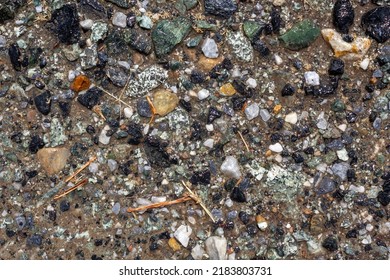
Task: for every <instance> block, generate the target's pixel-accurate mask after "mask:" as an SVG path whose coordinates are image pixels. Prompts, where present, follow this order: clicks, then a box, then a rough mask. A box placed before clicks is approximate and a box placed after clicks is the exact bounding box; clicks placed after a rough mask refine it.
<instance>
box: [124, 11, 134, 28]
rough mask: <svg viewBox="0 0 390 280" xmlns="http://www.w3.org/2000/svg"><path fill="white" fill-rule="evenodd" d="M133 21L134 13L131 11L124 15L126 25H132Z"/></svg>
mask: <svg viewBox="0 0 390 280" xmlns="http://www.w3.org/2000/svg"><path fill="white" fill-rule="evenodd" d="M135 22H136V15H135V14H134V13H133V12H130V13H128V14H127V17H126V24H127V27H130V28H132V27H134V25H135Z"/></svg>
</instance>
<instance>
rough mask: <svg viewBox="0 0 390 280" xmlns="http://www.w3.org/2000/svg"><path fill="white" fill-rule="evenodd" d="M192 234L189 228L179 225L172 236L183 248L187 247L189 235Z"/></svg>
mask: <svg viewBox="0 0 390 280" xmlns="http://www.w3.org/2000/svg"><path fill="white" fill-rule="evenodd" d="M191 233H192V228H191V227H190V226H185V225H181V226H180V227H179V228H178V229H177V230H176V231H175V233H174V234H173V236H174V237H175V238H176V240H177V241H179V242H180V244H181V245H183V246H184V247H187V246H188V242H189V241H190V235H191Z"/></svg>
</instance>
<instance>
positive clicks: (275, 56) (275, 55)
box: [274, 54, 283, 65]
mask: <svg viewBox="0 0 390 280" xmlns="http://www.w3.org/2000/svg"><path fill="white" fill-rule="evenodd" d="M274 59H275V63H276V65H281V64H282V63H283V59H282V58H281V57H280V56H279V55H278V54H274Z"/></svg>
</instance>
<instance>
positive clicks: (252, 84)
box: [245, 78, 257, 88]
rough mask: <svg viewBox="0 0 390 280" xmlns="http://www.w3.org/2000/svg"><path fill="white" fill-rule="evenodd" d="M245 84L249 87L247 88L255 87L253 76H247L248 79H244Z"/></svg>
mask: <svg viewBox="0 0 390 280" xmlns="http://www.w3.org/2000/svg"><path fill="white" fill-rule="evenodd" d="M245 84H246V85H247V86H248V87H249V88H255V87H257V82H256V80H255V79H253V78H249V79H248V80H246V82H245Z"/></svg>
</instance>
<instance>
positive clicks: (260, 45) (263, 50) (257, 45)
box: [252, 39, 271, 57]
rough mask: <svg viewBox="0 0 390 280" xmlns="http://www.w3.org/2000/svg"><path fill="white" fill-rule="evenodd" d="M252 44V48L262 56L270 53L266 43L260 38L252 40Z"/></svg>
mask: <svg viewBox="0 0 390 280" xmlns="http://www.w3.org/2000/svg"><path fill="white" fill-rule="evenodd" d="M252 46H253V49H254V50H256V51H258V52H259V53H260V55H261V56H262V57H265V56H267V55H269V54H270V53H271V51H270V50H269V48H268V47H267V45H266V44H265V43H264V42H263V41H261V40H260V39H257V40H254V41H253V43H252Z"/></svg>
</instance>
